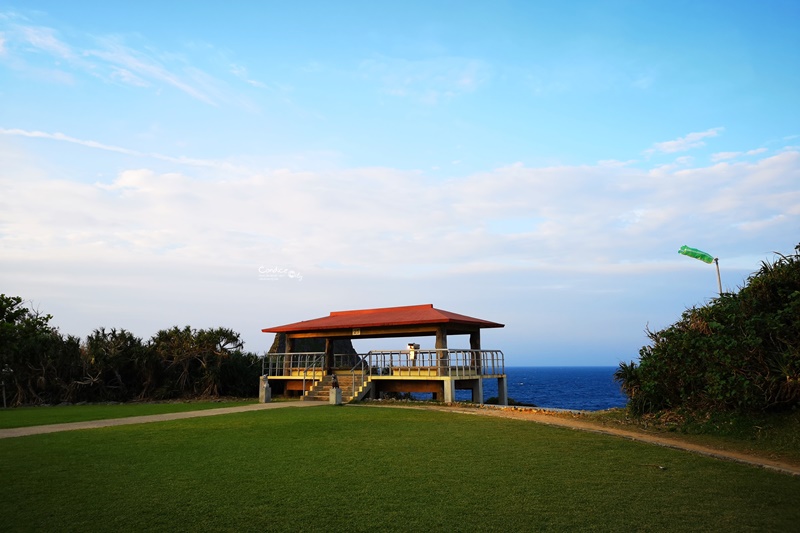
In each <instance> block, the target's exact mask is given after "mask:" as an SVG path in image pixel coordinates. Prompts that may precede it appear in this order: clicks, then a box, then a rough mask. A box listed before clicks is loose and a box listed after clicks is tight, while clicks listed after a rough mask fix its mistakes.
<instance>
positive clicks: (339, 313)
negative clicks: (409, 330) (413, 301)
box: [329, 304, 438, 316]
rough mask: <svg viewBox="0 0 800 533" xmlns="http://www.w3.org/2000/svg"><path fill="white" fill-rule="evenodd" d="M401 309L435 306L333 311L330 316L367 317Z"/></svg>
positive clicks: (431, 305)
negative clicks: (371, 314)
mask: <svg viewBox="0 0 800 533" xmlns="http://www.w3.org/2000/svg"><path fill="white" fill-rule="evenodd" d="M401 309H402V310H410V309H433V304H419V305H400V306H397V307H375V308H373V309H352V310H347V311H331V313H330V315H329V316H347V315H366V314H370V313H379V312H381V311H397V310H401ZM437 311H438V309H437Z"/></svg>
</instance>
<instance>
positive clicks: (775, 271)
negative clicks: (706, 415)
mask: <svg viewBox="0 0 800 533" xmlns="http://www.w3.org/2000/svg"><path fill="white" fill-rule="evenodd" d="M795 250H796V253H795V254H794V255H789V256H784V255H780V254H779V258H778V259H777V260H776V261H775V262H773V263H766V262H764V263H762V266H761V269H760V270H759V271H758V272H756V273H754V274H752V275H751V276H750V277H749V278H748V280H747V282H746V284H745V286H744V287H743V288H742V289H741V290H740V291H739V292H738V293H733V294H722V295H720V297H719V298H716V299H714V300H713V301H712V302H711V303H709V304H708V305H705V306H702V307H694V308H691V309H688V310H686V311H685V312H684V313H683V314H682V316H681V319H680V320H679V321H678V322H676V323H675V324H673V325H671V326H669V327H667V328H665V329H663V330H660V331H650V330H647V336H648V338H649V339H650V341H651V344H650V345H648V346H644V347H642V349H641V350H640V351H639V364H638V365H637V364H636V363H634V362H633V361H632V362H631V363H630V364H627V363H622V364H620V367H619V369H618V370H617V372H616V373H615V378H616V379H617V381H619V382H620V383H621V385H622V389H623V391H624V392H625V393H626V395H627V396H628V398H629V404H628V405H629V408H630V409H631V410H632V411H634V412H635V413H637V414H641V413H645V412H654V411H657V410H660V409H675V408H683V409H689V410H711V411H737V412H748V411H749V412H752V411H774V410H783V409H788V408H792V407H796V406H799V405H800V245H798V246H797V248H796V249H795Z"/></svg>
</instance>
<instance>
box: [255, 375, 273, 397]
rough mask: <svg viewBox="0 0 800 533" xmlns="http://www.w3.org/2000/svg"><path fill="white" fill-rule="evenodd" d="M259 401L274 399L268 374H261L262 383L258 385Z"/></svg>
mask: <svg viewBox="0 0 800 533" xmlns="http://www.w3.org/2000/svg"><path fill="white" fill-rule="evenodd" d="M258 401H259V403H269V402H271V401H272V389H271V388H270V386H269V380H267V376H261V383H260V386H259V387H258Z"/></svg>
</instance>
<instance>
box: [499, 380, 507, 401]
mask: <svg viewBox="0 0 800 533" xmlns="http://www.w3.org/2000/svg"><path fill="white" fill-rule="evenodd" d="M497 403H498V405H508V383H507V381H506V378H505V377H502V378H497Z"/></svg>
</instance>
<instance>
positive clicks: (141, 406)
mask: <svg viewBox="0 0 800 533" xmlns="http://www.w3.org/2000/svg"><path fill="white" fill-rule="evenodd" d="M251 403H256V401H255V400H242V401H235V402H229V401H225V402H219V401H197V402H180V403H177V402H176V403H125V404H111V405H105V404H91V405H65V406H51V407H17V408H15V409H0V429H5V428H21V427H28V426H45V425H49V424H64V423H67V422H86V421H89V420H105V419H108V418H125V417H128V416H144V415H160V414H163V413H182V412H184V411H199V410H201V409H217V408H220V407H234V406H237V405H248V404H251Z"/></svg>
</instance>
